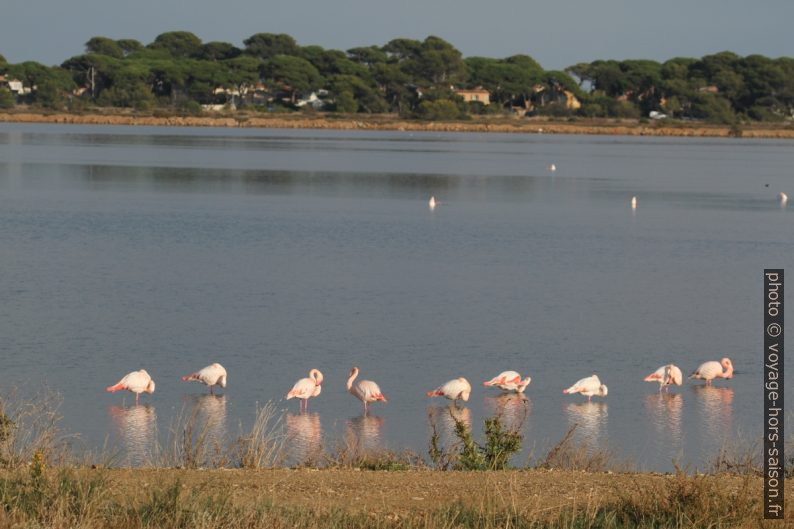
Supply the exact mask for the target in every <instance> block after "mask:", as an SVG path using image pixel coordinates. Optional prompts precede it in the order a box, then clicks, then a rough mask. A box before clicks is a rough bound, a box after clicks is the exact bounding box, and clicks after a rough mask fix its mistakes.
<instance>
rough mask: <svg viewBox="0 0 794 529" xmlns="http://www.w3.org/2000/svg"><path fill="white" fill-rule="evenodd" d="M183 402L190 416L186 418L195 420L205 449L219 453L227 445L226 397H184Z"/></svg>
mask: <svg viewBox="0 0 794 529" xmlns="http://www.w3.org/2000/svg"><path fill="white" fill-rule="evenodd" d="M184 402H185V405H186V408H187V410H188V412H189V414H190V415H188V417H190V418H195V420H196V424H197V426H198V430H199V433H198V435H199V436H202V437H203V444H204V445H205V446H206V447H207V449H209V450H211V451H214V452H215V453H220V452H221V451H222V450H223V448H224V447H225V446H226V445H227V444H228V436H227V433H228V432H227V428H226V395H217V394H209V393H205V394H202V395H186V396H185V399H184Z"/></svg>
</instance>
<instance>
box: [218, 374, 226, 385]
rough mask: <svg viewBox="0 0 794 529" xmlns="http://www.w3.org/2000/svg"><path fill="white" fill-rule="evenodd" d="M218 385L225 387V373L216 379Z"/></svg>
mask: <svg viewBox="0 0 794 529" xmlns="http://www.w3.org/2000/svg"><path fill="white" fill-rule="evenodd" d="M218 385H219V386H220V387H222V388H225V387H226V375H223V376H222V377H221V378H220V379H219V380H218Z"/></svg>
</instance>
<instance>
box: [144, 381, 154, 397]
mask: <svg viewBox="0 0 794 529" xmlns="http://www.w3.org/2000/svg"><path fill="white" fill-rule="evenodd" d="M144 391H145V392H146V393H149V394H151V393H154V380H149V384H148V385H147V386H146V389H145V390H144Z"/></svg>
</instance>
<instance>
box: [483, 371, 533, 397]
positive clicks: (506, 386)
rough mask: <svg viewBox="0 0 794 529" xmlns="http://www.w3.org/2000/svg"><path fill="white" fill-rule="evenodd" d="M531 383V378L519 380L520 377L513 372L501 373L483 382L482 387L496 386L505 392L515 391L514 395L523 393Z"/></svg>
mask: <svg viewBox="0 0 794 529" xmlns="http://www.w3.org/2000/svg"><path fill="white" fill-rule="evenodd" d="M530 382H532V378H530V377H526V378H525V379H523V380H522V379H521V375H519V374H518V373H516V372H515V371H502V372H501V373H499V374H498V375H496V376H495V377H493V378H492V379H491V380H488V381H486V382H483V383H482V385H483V386H488V387H490V386H496V387H498V388H501V389H503V390H505V391H515V392H516V393H523V392H524V390H525V389H527V386H528V385H529V383H530Z"/></svg>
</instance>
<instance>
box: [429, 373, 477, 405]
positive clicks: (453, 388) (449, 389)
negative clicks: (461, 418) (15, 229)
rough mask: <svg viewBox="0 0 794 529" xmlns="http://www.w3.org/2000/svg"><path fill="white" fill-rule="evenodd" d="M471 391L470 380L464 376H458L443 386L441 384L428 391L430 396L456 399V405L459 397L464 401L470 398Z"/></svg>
mask: <svg viewBox="0 0 794 529" xmlns="http://www.w3.org/2000/svg"><path fill="white" fill-rule="evenodd" d="M470 393H471V384H469V381H468V380H466V379H465V378H463V377H458V378H456V379H454V380H450V381H449V382H447V383H446V384H444V385H443V386H439V387H437V388H436V389H434V390H433V391H428V392H427V396H428V397H446V398H448V399H449V400H454V401H455V405H457V404H458V399H461V400H463V401H464V402H466V401H468V400H469V394H470Z"/></svg>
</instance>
